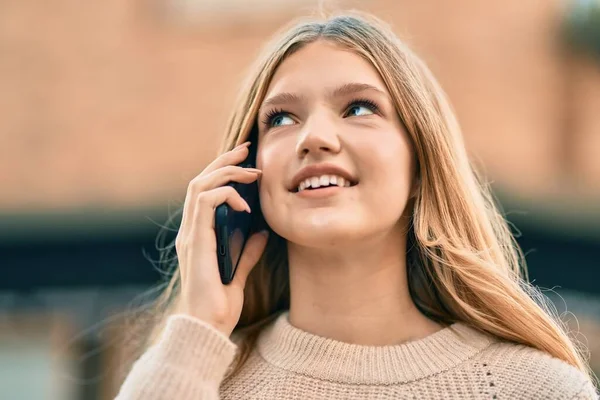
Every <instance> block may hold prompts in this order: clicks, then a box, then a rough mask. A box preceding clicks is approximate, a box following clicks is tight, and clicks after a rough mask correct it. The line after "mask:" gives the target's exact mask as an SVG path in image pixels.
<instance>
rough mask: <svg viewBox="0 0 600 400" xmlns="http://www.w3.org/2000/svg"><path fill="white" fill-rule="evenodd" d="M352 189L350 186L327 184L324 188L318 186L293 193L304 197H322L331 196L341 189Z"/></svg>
mask: <svg viewBox="0 0 600 400" xmlns="http://www.w3.org/2000/svg"><path fill="white" fill-rule="evenodd" d="M348 189H352V186H350V187H340V186H329V187H326V188H320V189H315V190H303V191H301V192H296V193H295V195H296V196H299V197H302V198H305V199H323V198H327V197H331V196H335V195H337V194H338V193H341V192H342V190H348Z"/></svg>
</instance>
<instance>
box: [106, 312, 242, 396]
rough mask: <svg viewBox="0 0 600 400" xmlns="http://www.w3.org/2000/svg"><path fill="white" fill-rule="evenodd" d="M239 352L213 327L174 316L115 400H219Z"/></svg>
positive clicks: (142, 357) (137, 363) (124, 383)
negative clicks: (228, 373) (223, 381)
mask: <svg viewBox="0 0 600 400" xmlns="http://www.w3.org/2000/svg"><path fill="white" fill-rule="evenodd" d="M236 349H237V346H236V345H235V344H234V343H233V342H232V341H231V340H230V339H229V338H228V337H226V336H225V335H223V334H222V333H221V332H219V331H217V330H216V329H215V328H213V327H212V326H211V325H209V324H207V323H205V322H203V321H201V320H199V319H196V318H193V317H189V316H186V315H180V314H177V315H171V316H170V317H168V320H167V323H166V326H165V330H164V332H163V334H162V337H161V338H160V340H159V341H158V342H157V343H156V345H154V346H152V347H150V348H149V349H148V350H147V351H146V352H145V353H144V354H143V355H142V356H141V357H140V358H139V359H138V360H137V361H136V362H135V363H134V364H133V366H132V368H131V371H130V372H129V374H128V375H127V377H126V378H125V381H124V382H123V385H122V386H121V388H120V390H119V394H118V395H117V397H116V399H115V400H134V399H135V400H137V399H145V400H162V399H181V400H187V399H194V400H196V399H198V400H217V399H218V398H219V386H220V385H221V382H222V380H223V378H224V376H225V373H226V372H227V369H228V367H229V365H230V364H231V362H232V361H233V358H234V356H235V352H236Z"/></svg>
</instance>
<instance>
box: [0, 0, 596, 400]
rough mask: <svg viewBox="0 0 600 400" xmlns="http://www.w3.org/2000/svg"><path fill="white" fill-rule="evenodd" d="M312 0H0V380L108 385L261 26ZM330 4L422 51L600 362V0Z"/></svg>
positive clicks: (114, 381) (540, 273) (265, 29)
mask: <svg viewBox="0 0 600 400" xmlns="http://www.w3.org/2000/svg"><path fill="white" fill-rule="evenodd" d="M316 5H317V4H316V1H315V0H254V1H248V0H150V1H149V0H146V1H141V0H106V1H102V2H78V1H73V0H54V1H52V2H43V1H39V0H38V1H33V0H18V1H17V0H12V1H11V0H5V1H0V398H1V399H3V400H4V399H27V400H30V399H31V400H33V399H61V400H71V399H72V400H79V399H86V400H87V399H89V400H92V399H94V400H96V399H98V400H100V399H112V398H113V397H114V395H115V393H116V391H117V390H118V387H119V385H120V383H121V379H122V378H123V371H122V369H123V368H122V367H123V365H125V361H123V360H125V359H126V354H127V349H128V346H129V344H128V343H129V342H128V341H127V340H126V339H125V338H126V337H127V334H128V325H127V324H126V323H123V322H122V318H121V314H122V312H123V311H126V310H127V309H128V308H131V307H132V306H136V307H137V306H143V304H145V302H146V301H147V300H148V299H150V298H151V297H152V293H151V292H150V293H149V292H148V289H150V288H151V287H154V286H155V285H156V284H157V283H158V282H160V280H161V275H160V274H159V272H158V271H157V270H156V269H155V268H154V266H153V262H152V261H153V260H156V259H157V258H158V252H157V250H156V243H155V239H156V238H157V234H158V232H159V230H160V225H162V224H164V223H165V222H166V221H167V217H168V215H169V214H172V213H173V212H174V210H175V209H176V208H177V207H179V206H180V205H181V204H182V202H183V200H184V197H185V191H186V188H187V184H188V183H189V181H190V180H191V179H192V178H193V177H194V176H195V175H197V174H198V173H199V172H200V171H201V170H202V169H203V168H204V167H205V166H206V165H207V163H208V162H210V161H211V160H212V159H213V158H214V156H215V155H216V151H217V147H218V144H219V141H220V137H221V134H222V132H223V131H224V127H225V123H226V119H227V117H228V114H229V110H230V107H231V105H232V104H233V100H234V97H235V95H236V90H237V88H238V87H239V85H240V83H241V81H242V79H243V77H244V72H245V70H246V67H247V66H248V65H249V64H250V63H251V62H252V60H253V59H254V57H255V56H256V55H257V53H258V52H259V49H260V48H261V46H262V45H263V43H264V42H265V40H266V39H267V38H269V37H270V36H271V35H272V34H273V33H274V32H275V31H276V30H277V29H278V28H280V27H281V26H282V25H284V24H285V23H287V22H288V21H289V20H291V19H292V18H294V17H296V16H301V15H306V14H311V13H313V12H314V10H315V9H316ZM325 5H326V7H327V8H331V9H340V8H341V9H344V8H354V9H360V10H365V11H371V12H373V13H374V14H375V15H377V16H379V17H381V18H383V19H385V20H386V21H388V22H389V23H390V24H391V25H392V26H393V28H394V30H395V31H396V33H397V34H398V35H400V37H401V38H403V39H404V40H405V41H406V42H408V43H409V44H410V45H411V46H412V47H413V49H414V50H415V51H416V52H417V53H418V54H420V55H421V56H422V57H423V58H424V59H425V60H426V62H427V63H428V64H429V66H430V68H431V69H432V70H433V72H434V73H435V75H436V76H437V77H438V78H439V80H440V81H441V83H442V86H443V87H444V88H445V89H446V91H447V93H448V95H449V97H450V99H451V101H452V103H453V105H454V107H455V109H456V112H457V114H458V117H459V121H460V122H461V124H462V127H463V130H464V136H465V140H466V143H467V146H468V149H469V151H470V153H471V154H472V156H473V160H474V161H475V163H476V164H477V165H479V166H480V168H482V169H483V171H484V172H485V174H486V176H487V177H488V179H489V180H490V181H491V182H492V183H493V187H494V190H495V194H496V196H497V197H498V199H499V201H500V203H501V204H502V207H503V209H504V212H505V213H506V215H507V218H508V219H509V220H510V221H511V223H513V224H514V226H515V232H520V236H519V238H518V240H519V243H520V244H521V246H522V247H523V250H524V251H525V252H526V254H527V261H528V265H529V271H530V279H531V281H532V282H533V283H534V284H535V285H538V286H539V287H540V288H542V289H544V290H545V293H546V294H547V295H548V297H550V298H551V299H552V301H554V302H555V304H556V307H557V309H558V311H559V312H560V313H561V314H562V316H563V319H564V320H565V321H566V322H568V323H569V325H570V326H571V327H572V329H574V330H575V331H577V332H579V333H578V335H577V338H578V339H579V340H581V341H582V342H583V343H584V344H585V345H586V346H588V348H589V350H590V352H591V364H592V366H593V368H594V369H595V371H596V373H600V269H599V268H598V266H599V262H598V259H599V257H598V256H599V252H600V3H599V2H598V1H592V0H569V1H567V0H562V1H560V0H543V1H542V0H531V1H525V2H523V1H517V0H506V1H503V2H481V1H475V0H461V1H452V2H451V1H441V0H437V1H436V0H421V1H407V0H402V1H399V0H396V1H384V0H362V1H335V2H331V4H328V3H327V2H325ZM125 372H126V371H125Z"/></svg>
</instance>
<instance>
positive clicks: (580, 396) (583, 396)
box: [573, 381, 600, 400]
mask: <svg viewBox="0 0 600 400" xmlns="http://www.w3.org/2000/svg"><path fill="white" fill-rule="evenodd" d="M599 398H600V397H598V392H596V388H595V387H594V385H593V384H592V382H590V381H586V382H585V383H584V385H583V387H582V388H581V390H580V391H579V393H577V394H576V395H575V397H573V400H598V399H599Z"/></svg>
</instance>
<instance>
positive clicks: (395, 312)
mask: <svg viewBox="0 0 600 400" xmlns="http://www.w3.org/2000/svg"><path fill="white" fill-rule="evenodd" d="M250 135H252V140H257V141H258V154H257V169H245V168H241V167H237V166H236V164H238V163H240V162H242V161H243V160H244V159H245V158H246V156H247V154H248V150H247V145H248V143H243V142H245V141H246V140H247V139H248V138H249V137H250ZM240 143H241V144H240ZM236 146H237V147H236ZM224 150H227V151H224V152H223V154H222V155H221V156H219V157H218V158H217V159H216V160H215V161H214V162H213V163H211V164H210V165H209V166H208V167H207V168H206V169H205V170H204V171H203V172H202V173H200V175H198V176H197V177H196V178H194V179H193V180H192V182H191V183H190V185H189V187H188V191H187V196H186V200H185V204H184V207H183V210H182V213H183V214H182V215H183V218H182V222H181V226H180V229H179V231H178V235H177V238H176V240H175V243H174V245H175V247H176V251H177V255H178V264H177V269H176V270H175V271H174V274H173V277H172V279H171V281H170V284H169V286H168V287H167V288H166V290H165V292H164V295H163V296H162V298H161V299H160V303H159V307H158V308H157V312H159V314H158V315H159V319H160V321H159V322H158V323H157V325H156V328H155V332H154V335H153V339H152V341H151V342H150V346H149V348H148V349H147V350H146V351H145V353H144V354H143V355H142V356H141V357H140V358H139V360H138V361H137V362H136V363H135V364H134V366H133V368H132V370H131V371H130V372H129V375H128V376H127V378H126V380H125V382H124V384H123V386H122V387H121V390H120V393H119V395H118V399H121V400H126V399H217V398H222V399H306V400H308V399H392V398H394V399H396V398H398V399H400V398H402V399H408V398H410V399H415V398H418V399H429V398H431V399H437V398H445V399H534V398H535V399H594V398H596V394H595V389H594V385H593V383H592V374H591V372H590V371H589V369H588V367H587V366H586V364H585V360H584V357H583V356H582V354H581V353H580V352H579V351H578V349H577V347H576V346H575V344H574V343H573V342H572V341H571V340H570V339H569V336H568V334H567V331H566V329H565V328H564V327H563V325H562V323H561V322H560V320H559V319H558V318H557V317H556V316H555V312H554V313H553V312H552V308H550V307H549V306H548V305H547V303H544V301H543V296H542V295H541V294H539V292H536V290H534V289H533V288H532V287H531V286H530V285H529V284H528V283H527V281H526V280H525V278H526V277H525V278H523V277H522V274H523V271H522V268H523V267H524V264H523V262H522V257H521V253H520V251H519V250H518V247H517V245H516V244H515V242H514V240H513V238H512V236H511V234H510V231H509V229H508V227H507V224H506V222H505V221H504V220H503V218H502V216H501V215H500V214H499V213H498V211H497V210H496V208H495V206H494V203H493V201H492V199H491V196H490V194H489V192H488V189H487V188H486V187H485V186H484V185H482V184H480V183H479V182H478V180H477V178H476V176H475V174H474V172H473V170H472V168H471V166H470V164H469V161H468V158H467V155H466V151H465V148H464V144H463V141H462V138H461V132H460V129H459V126H458V125H457V123H456V121H455V118H454V115H453V113H452V111H451V109H450V107H449V105H448V103H447V100H446V99H445V97H444V94H443V92H442V90H441V89H440V87H439V85H438V83H437V82H436V80H435V79H434V78H433V76H432V75H431V73H430V71H429V70H428V69H427V67H426V66H425V65H424V64H423V62H422V61H421V60H420V59H419V58H418V57H417V56H415V55H414V54H413V53H412V52H411V51H410V50H409V49H408V48H407V47H406V46H405V45H404V44H403V43H402V42H400V41H399V40H398V39H397V38H396V37H395V36H394V35H393V34H392V33H391V31H390V30H389V29H388V28H387V27H386V26H385V25H384V24H383V23H381V22H379V21H377V20H376V19H374V18H371V17H366V16H358V15H345V16H336V17H332V18H329V19H327V20H325V21H310V22H300V23H298V24H297V25H295V26H293V27H292V28H291V29H289V30H288V31H286V32H285V33H284V34H283V35H282V36H281V37H279V38H278V39H277V40H276V41H275V42H274V43H273V44H271V45H270V47H268V49H267V52H266V54H265V56H264V57H262V58H261V59H260V60H259V62H258V64H257V65H256V68H255V70H254V73H252V74H251V75H250V79H249V81H248V83H247V87H246V88H245V90H244V91H243V92H242V96H241V98H240V101H239V104H238V105H237V106H236V108H235V110H234V113H233V116H232V118H231V122H230V124H229V128H228V131H227V134H226V140H225V143H224ZM257 179H258V181H259V187H260V190H259V195H260V201H261V207H260V208H261V210H260V211H262V214H263V216H264V220H265V221H266V223H267V225H268V228H269V229H268V232H261V233H257V234H255V235H253V236H252V237H251V239H250V241H249V243H248V244H247V246H246V249H245V251H244V254H243V258H242V261H241V264H240V266H239V267H238V270H237V272H236V275H235V278H234V281H233V282H232V283H231V284H229V285H222V284H221V281H220V278H219V273H218V267H217V259H216V240H215V234H214V228H213V226H214V225H213V224H214V210H215V208H216V207H217V206H218V205H220V204H222V203H224V202H227V203H228V204H229V205H230V206H231V207H233V208H234V209H236V210H239V211H242V210H246V211H247V212H257V211H259V210H252V211H251V210H249V209H248V207H247V204H246V203H245V201H244V200H243V199H242V198H241V197H240V196H239V194H238V193H237V192H236V191H235V190H234V189H232V188H231V187H228V186H226V184H227V183H228V182H229V181H237V182H244V183H250V182H254V181H255V180H257Z"/></svg>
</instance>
